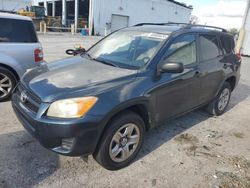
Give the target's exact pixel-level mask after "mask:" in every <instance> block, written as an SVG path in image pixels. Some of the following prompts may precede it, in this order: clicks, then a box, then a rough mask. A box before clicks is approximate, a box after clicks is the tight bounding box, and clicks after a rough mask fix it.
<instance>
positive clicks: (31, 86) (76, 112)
mask: <svg viewBox="0 0 250 188" xmlns="http://www.w3.org/2000/svg"><path fill="white" fill-rule="evenodd" d="M234 47H235V44H234V39H233V37H232V36H231V35H230V34H229V33H228V32H227V31H225V30H224V29H221V28H215V27H209V26H200V25H188V24H173V23H172V24H139V25H137V26H133V27H129V28H126V29H122V30H119V31H117V32H114V33H112V34H111V35H109V36H107V37H106V38H104V39H102V40H101V41H99V42H98V43H97V44H95V45H94V46H93V47H92V48H90V49H89V50H88V51H86V52H85V53H82V54H80V55H78V56H75V57H72V58H68V59H65V60H61V61H58V62H55V63H51V64H47V65H43V66H41V67H39V68H36V69H33V70H32V71H30V72H28V73H26V74H25V76H24V77H23V78H22V80H21V82H20V84H19V85H18V86H17V88H16V89H15V91H14V94H13V97H12V105H13V108H14V111H15V113H16V115H17V117H18V118H19V120H20V122H21V123H22V124H23V126H24V127H25V128H26V129H27V130H28V131H29V132H30V133H31V134H32V135H33V136H34V137H36V138H37V139H38V140H39V142H40V143H41V144H42V145H43V146H44V147H46V148H48V149H50V150H52V151H54V152H57V153H59V154H63V155H68V156H81V155H90V154H92V155H93V156H94V158H95V159H96V160H97V161H98V162H99V163H100V164H101V165H102V166H103V167H105V168H107V169H110V170H117V169H120V168H123V167H125V166H127V165H128V164H129V163H130V162H131V161H132V160H133V159H134V158H135V156H136V155H137V153H138V152H139V150H140V148H141V146H142V143H143V139H144V135H145V131H148V130H149V129H150V128H153V127H155V126H158V125H160V124H161V123H163V122H165V121H166V120H168V119H170V118H175V117H177V116H180V115H182V114H184V113H187V112H190V111H191V110H194V109H197V108H200V107H204V106H206V108H207V110H208V111H209V112H211V113H212V114H214V115H221V114H223V113H224V112H225V110H226V107H227V105H228V103H229V100H230V96H231V92H232V91H233V90H234V89H235V87H236V85H237V83H238V81H239V78H240V65H241V59H240V57H239V56H237V55H236V54H235V52H234Z"/></svg>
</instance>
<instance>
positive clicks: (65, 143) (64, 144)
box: [61, 138, 75, 151]
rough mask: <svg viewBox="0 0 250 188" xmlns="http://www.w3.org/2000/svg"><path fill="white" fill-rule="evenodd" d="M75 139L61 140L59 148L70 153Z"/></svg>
mask: <svg viewBox="0 0 250 188" xmlns="http://www.w3.org/2000/svg"><path fill="white" fill-rule="evenodd" d="M74 141H75V138H63V139H62V144H61V147H62V148H63V149H65V150H68V151H70V150H71V149H72V147H73V145H74Z"/></svg>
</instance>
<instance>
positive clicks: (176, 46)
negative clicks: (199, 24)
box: [164, 35, 196, 66]
mask: <svg viewBox="0 0 250 188" xmlns="http://www.w3.org/2000/svg"><path fill="white" fill-rule="evenodd" d="M164 60H166V61H169V62H181V63H183V64H184V66H185V65H190V64H193V63H196V42H195V35H183V36H181V37H178V38H176V39H175V40H174V41H173V43H172V44H171V45H170V47H169V48H168V49H167V51H166V53H165V55H164Z"/></svg>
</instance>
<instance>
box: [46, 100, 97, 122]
mask: <svg viewBox="0 0 250 188" xmlns="http://www.w3.org/2000/svg"><path fill="white" fill-rule="evenodd" d="M97 100H98V98H96V97H82V98H73V99H65V100H59V101H56V102H54V103H52V104H51V105H50V107H49V110H48V112H47V116H49V117H57V118H80V117H82V116H84V115H85V114H86V113H87V112H88V111H89V110H90V109H91V108H92V107H93V106H94V105H95V103H96V102H97Z"/></svg>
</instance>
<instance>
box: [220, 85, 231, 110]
mask: <svg viewBox="0 0 250 188" xmlns="http://www.w3.org/2000/svg"><path fill="white" fill-rule="evenodd" d="M229 98H230V91H229V89H228V88H225V89H224V90H223V91H222V92H221V95H220V97H219V101H218V109H219V110H220V111H223V110H224V109H225V108H226V106H227V104H228V102H229Z"/></svg>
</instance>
